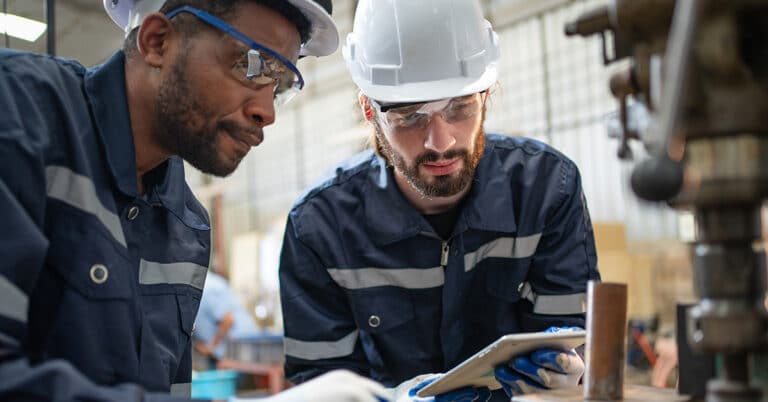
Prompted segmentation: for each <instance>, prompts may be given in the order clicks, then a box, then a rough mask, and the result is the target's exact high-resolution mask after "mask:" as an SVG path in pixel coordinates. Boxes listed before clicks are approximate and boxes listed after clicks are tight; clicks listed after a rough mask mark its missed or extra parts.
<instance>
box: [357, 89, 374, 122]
mask: <svg viewBox="0 0 768 402" xmlns="http://www.w3.org/2000/svg"><path fill="white" fill-rule="evenodd" d="M357 101H358V103H360V109H362V111H363V116H365V120H366V121H368V122H373V116H374V111H373V106H372V105H371V102H370V100H368V97H367V96H365V95H363V93H362V92H360V93H359V94H358V95H357Z"/></svg>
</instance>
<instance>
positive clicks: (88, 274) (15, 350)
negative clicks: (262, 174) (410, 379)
mask: <svg viewBox="0 0 768 402" xmlns="http://www.w3.org/2000/svg"><path fill="white" fill-rule="evenodd" d="M104 7H105V8H106V10H107V12H108V13H109V14H110V16H111V17H112V19H113V20H114V21H115V22H116V23H118V25H120V26H121V27H123V28H124V29H125V30H126V33H128V36H127V39H126V41H125V45H124V50H123V51H118V52H117V53H116V54H115V55H114V56H113V57H112V58H110V59H109V60H108V61H107V62H106V63H105V64H103V65H101V66H99V67H96V68H92V69H86V68H84V67H83V66H82V65H80V64H78V63H76V62H74V61H69V60H63V59H57V58H53V57H48V56H44V55H35V54H29V53H22V52H16V51H11V50H2V51H1V52H0V71H1V73H0V111H2V112H0V166H2V168H1V169H0V206H1V207H2V208H1V209H0V210H1V211H2V212H0V221H2V222H3V232H2V234H0V261H2V262H0V400H2V401H4V402H15V401H116V402H117V401H120V402H129V401H183V400H189V394H190V379H191V361H190V335H191V334H192V332H193V330H194V328H193V322H194V319H195V314H196V312H197V309H198V304H199V302H200V296H201V292H202V288H203V284H204V282H205V275H206V271H207V265H208V262H209V257H210V252H211V248H210V227H209V220H208V216H207V214H206V212H205V210H204V209H203V207H202V206H201V205H200V203H199V202H198V201H197V200H196V199H195V197H194V196H193V194H192V192H191V191H190V189H189V187H188V186H187V183H186V182H185V180H184V170H183V162H182V160H183V159H184V160H187V161H188V162H189V163H191V164H192V165H193V166H195V167H196V168H198V169H200V170H202V171H203V172H207V173H211V174H214V175H217V176H226V175H228V174H230V173H231V172H232V171H233V170H234V169H235V168H236V167H237V165H238V164H239V163H240V161H241V160H242V159H243V157H245V155H246V154H247V153H248V151H249V150H250V148H251V147H253V146H257V145H259V143H261V141H262V140H263V131H262V130H263V128H264V127H265V126H268V125H270V124H272V123H273V122H274V119H275V103H277V102H279V101H281V100H285V99H287V98H288V97H290V96H291V95H292V94H294V93H296V92H297V91H298V90H300V89H301V88H302V86H303V84H304V82H303V80H302V77H301V74H300V73H299V71H298V69H297V68H296V67H295V63H296V61H297V59H298V58H299V56H300V55H305V56H325V55H328V54H330V53H332V52H333V51H334V50H335V49H336V47H337V44H338V32H337V29H336V27H335V25H334V23H333V20H332V19H331V16H330V12H331V3H330V1H329V0H287V1H284V0H216V1H212V0H183V1H182V0H168V1H163V0H104ZM329 383H331V385H330V386H329ZM169 392H170V394H169ZM382 392H383V389H382V388H381V387H380V386H379V385H378V384H375V383H373V382H371V381H369V380H367V379H363V378H360V377H359V376H356V375H354V374H352V373H348V372H347V373H345V372H338V373H333V374H330V375H329V376H325V377H324V378H323V379H318V381H314V382H311V383H308V384H306V385H302V386H300V387H296V388H294V389H292V390H290V391H288V392H286V393H284V394H280V395H278V396H275V397H273V398H272V400H273V401H290V402H299V401H308V400H313V401H318V400H319V401H338V400H348V401H370V402H374V401H376V396H375V395H376V394H381V393H382Z"/></svg>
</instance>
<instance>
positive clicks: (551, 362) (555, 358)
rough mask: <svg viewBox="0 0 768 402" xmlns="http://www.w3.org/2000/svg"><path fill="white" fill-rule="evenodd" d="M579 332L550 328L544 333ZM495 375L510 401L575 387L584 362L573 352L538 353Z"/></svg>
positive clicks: (540, 351) (546, 350) (570, 328)
mask: <svg viewBox="0 0 768 402" xmlns="http://www.w3.org/2000/svg"><path fill="white" fill-rule="evenodd" d="M581 330H582V329H581V328H578V327H552V328H549V329H547V330H546V331H544V332H562V331H581ZM494 374H495V375H496V380H498V381H499V383H501V386H502V387H503V388H504V392H506V393H507V395H509V396H510V397H511V396H513V395H520V394H527V393H530V392H536V391H540V390H542V389H545V388H549V389H556V388H567V387H575V386H577V385H578V384H579V380H580V379H581V376H582V375H583V374H584V361H583V360H582V359H581V357H580V356H579V355H578V354H577V353H576V352H575V351H574V350H570V351H566V352H563V351H560V350H551V349H541V350H537V351H535V352H533V353H531V354H530V355H529V356H518V357H516V358H514V359H512V360H511V361H510V362H509V363H507V364H506V365H501V366H498V367H496V369H495V370H494Z"/></svg>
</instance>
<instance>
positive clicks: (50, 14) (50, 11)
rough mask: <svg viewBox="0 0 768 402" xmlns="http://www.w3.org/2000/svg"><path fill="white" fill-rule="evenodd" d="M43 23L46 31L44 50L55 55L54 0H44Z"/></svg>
mask: <svg viewBox="0 0 768 402" xmlns="http://www.w3.org/2000/svg"><path fill="white" fill-rule="evenodd" d="M45 23H46V24H48V31H47V32H48V33H46V34H45V41H46V45H45V48H46V52H47V53H48V54H50V55H51V56H56V0H45Z"/></svg>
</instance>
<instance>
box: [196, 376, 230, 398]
mask: <svg viewBox="0 0 768 402" xmlns="http://www.w3.org/2000/svg"><path fill="white" fill-rule="evenodd" d="M236 390H237V372H236V371H232V370H211V371H198V372H195V373H192V398H200V399H226V398H229V397H230V396H234V395H235V391H236Z"/></svg>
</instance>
